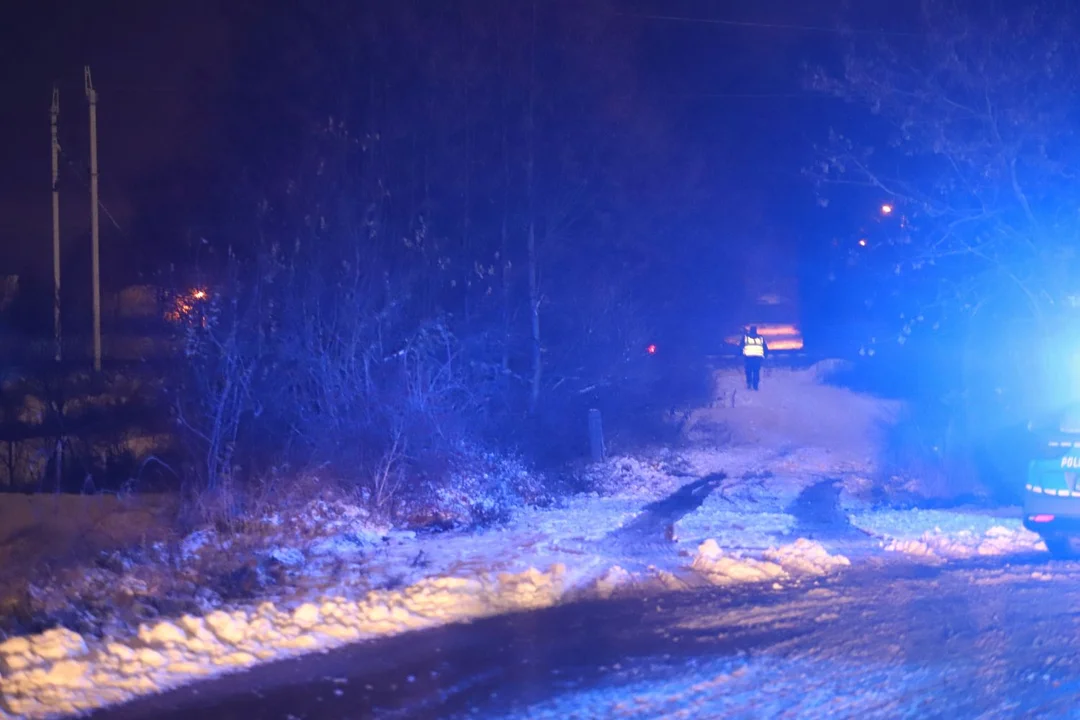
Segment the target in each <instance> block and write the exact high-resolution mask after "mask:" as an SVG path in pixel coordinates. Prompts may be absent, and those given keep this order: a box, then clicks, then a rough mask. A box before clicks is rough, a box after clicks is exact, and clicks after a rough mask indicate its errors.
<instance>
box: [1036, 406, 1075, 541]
mask: <svg viewBox="0 0 1080 720" xmlns="http://www.w3.org/2000/svg"><path fill="white" fill-rule="evenodd" d="M1040 435H1041V438H1042V439H1041V440H1040V442H1039V444H1038V446H1037V448H1036V452H1035V458H1034V459H1032V460H1031V461H1030V462H1029V463H1028V476H1027V484H1026V485H1025V486H1024V527H1026V528H1027V529H1028V530H1031V531H1033V532H1037V533H1038V534H1039V535H1041V536H1042V538H1043V540H1044V541H1045V542H1046V547H1047V548H1048V549H1049V550H1050V552H1052V553H1054V554H1055V555H1069V554H1073V551H1074V545H1075V542H1076V541H1077V540H1080V407H1073V408H1071V409H1070V410H1068V411H1066V412H1065V413H1064V414H1063V416H1062V419H1061V422H1060V423H1059V424H1058V425H1057V427H1056V428H1054V429H1053V430H1051V431H1049V432H1046V433H1040Z"/></svg>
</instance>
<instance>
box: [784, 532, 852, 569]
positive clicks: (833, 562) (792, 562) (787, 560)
mask: <svg viewBox="0 0 1080 720" xmlns="http://www.w3.org/2000/svg"><path fill="white" fill-rule="evenodd" d="M765 558H766V559H767V560H771V561H772V562H774V563H776V564H777V565H779V566H780V567H782V568H784V569H785V570H787V571H788V572H790V573H793V574H797V575H816V576H821V575H828V574H829V573H831V572H835V571H837V570H839V569H841V568H845V567H848V566H849V565H851V561H850V560H848V559H847V558H846V557H844V556H843V555H830V554H829V553H828V551H827V550H825V548H824V547H823V546H822V545H821V543H816V542H814V541H812V540H807V539H806V538H799V539H798V540H796V541H795V542H793V543H791V544H790V545H783V546H781V547H779V548H777V549H775V550H773V549H770V550H766V551H765Z"/></svg>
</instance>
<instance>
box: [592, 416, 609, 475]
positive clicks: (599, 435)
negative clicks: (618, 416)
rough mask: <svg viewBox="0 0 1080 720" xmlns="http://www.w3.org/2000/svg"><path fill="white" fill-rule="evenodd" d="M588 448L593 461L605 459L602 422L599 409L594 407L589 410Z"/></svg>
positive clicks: (605, 450) (605, 449)
mask: <svg viewBox="0 0 1080 720" xmlns="http://www.w3.org/2000/svg"><path fill="white" fill-rule="evenodd" d="M589 449H590V450H591V451H592V461H593V462H594V463H599V462H604V460H606V459H607V448H605V447H604V424H603V421H602V419H601V417H600V411H599V410H597V409H596V408H593V409H592V410H589Z"/></svg>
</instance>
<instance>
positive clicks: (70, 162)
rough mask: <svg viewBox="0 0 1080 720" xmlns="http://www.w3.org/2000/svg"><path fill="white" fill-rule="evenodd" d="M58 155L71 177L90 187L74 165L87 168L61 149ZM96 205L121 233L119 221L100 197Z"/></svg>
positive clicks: (122, 229)
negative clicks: (62, 159) (77, 163)
mask: <svg viewBox="0 0 1080 720" xmlns="http://www.w3.org/2000/svg"><path fill="white" fill-rule="evenodd" d="M60 156H61V157H63V158H64V161H65V163H64V169H66V170H67V171H68V172H70V173H71V176H72V177H73V178H75V179H77V180H78V181H79V183H80V184H81V185H82V186H83V188H84V189H89V188H90V183H88V182H87V181H86V178H85V177H83V175H82V173H80V172H79V171H78V170H76V167H78V168H80V169H85V170H86V172H88V173H89V168H87V167H86V166H85V165H82V163H79V165H78V166H76V163H75V161H73V160H72V159H71V158H70V157H69V156H68V155H67V153H65V152H64V151H63V149H61V150H60ZM98 207H99V208H101V209H102V210H103V211H104V212H105V217H107V218H109V221H110V222H112V224H113V225H114V226H115V227H116V229H117V230H119V231H120V232H121V233H123V232H124V228H122V227H120V223H118V222H116V218H114V217H113V214H112V213H111V212H109V208H107V207H105V203H103V202H102V201H101V198H98Z"/></svg>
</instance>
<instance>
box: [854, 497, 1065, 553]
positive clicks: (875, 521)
mask: <svg viewBox="0 0 1080 720" xmlns="http://www.w3.org/2000/svg"><path fill="white" fill-rule="evenodd" d="M851 521H852V524H853V525H855V526H856V527H858V528H861V529H862V530H864V531H866V532H867V533H870V534H871V535H874V536H875V537H879V538H881V546H882V548H884V549H885V550H886V551H888V552H897V553H904V554H905V555H908V556H913V557H918V558H925V559H929V560H935V559H937V560H962V559H966V558H972V557H978V556H987V555H1015V554H1021V553H1031V552H1044V551H1045V550H1046V544H1045V543H1043V541H1042V539H1041V538H1040V537H1039V536H1038V535H1037V534H1035V533H1033V532H1031V531H1029V530H1026V529H1025V528H1024V527H1023V525H1022V524H1021V520H1020V509H1019V508H1012V509H1005V510H1004V511H998V512H997V513H988V512H985V511H976V510H969V511H961V510H956V511H944V510H887V511H880V512H873V513H866V514H861V515H853V516H852V517H851Z"/></svg>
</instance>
